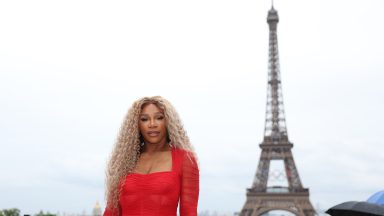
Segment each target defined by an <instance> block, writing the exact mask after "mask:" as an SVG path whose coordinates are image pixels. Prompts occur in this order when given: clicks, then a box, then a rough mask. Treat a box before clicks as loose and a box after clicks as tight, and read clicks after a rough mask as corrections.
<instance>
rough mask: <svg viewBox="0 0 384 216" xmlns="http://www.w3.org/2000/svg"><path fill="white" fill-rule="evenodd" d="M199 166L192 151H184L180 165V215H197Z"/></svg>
mask: <svg viewBox="0 0 384 216" xmlns="http://www.w3.org/2000/svg"><path fill="white" fill-rule="evenodd" d="M198 199H199V168H198V166H197V161H196V159H195V157H194V156H193V154H192V153H187V152H186V153H185V154H184V157H183V159H182V167H181V194H180V216H197V203H198Z"/></svg>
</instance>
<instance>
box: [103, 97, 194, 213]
mask: <svg viewBox="0 0 384 216" xmlns="http://www.w3.org/2000/svg"><path fill="white" fill-rule="evenodd" d="M146 104H155V105H156V106H157V107H159V108H160V109H161V110H162V111H163V112H164V115H165V119H166V122H167V124H166V125H167V132H168V139H169V141H170V145H171V146H172V147H174V148H179V149H184V150H187V151H189V152H191V153H192V154H193V155H194V156H195V158H196V154H195V153H194V150H193V147H192V145H191V144H190V142H189V138H188V136H187V133H186V131H185V130H184V128H183V124H182V122H181V120H180V117H179V115H178V113H177V112H176V110H175V108H174V107H173V106H172V105H171V103H170V102H169V101H167V100H166V99H164V98H162V97H160V96H154V97H143V98H140V99H139V100H137V101H135V102H134V103H133V105H132V107H131V108H130V109H129V110H128V113H127V114H126V116H125V118H124V120H123V123H122V126H121V127H120V131H119V134H118V137H117V140H116V142H115V145H114V148H113V150H112V153H111V155H110V159H109V162H108V165H107V169H106V190H105V196H106V202H107V206H108V207H109V208H111V210H115V211H116V210H118V209H119V208H118V207H119V196H120V192H121V185H122V184H124V182H122V180H123V178H124V177H125V176H126V175H127V174H128V173H130V172H132V171H133V169H134V168H135V166H136V163H137V161H138V159H139V157H140V153H141V145H140V144H141V135H140V130H139V127H138V124H139V115H140V113H141V110H142V108H143V106H144V105H146Z"/></svg>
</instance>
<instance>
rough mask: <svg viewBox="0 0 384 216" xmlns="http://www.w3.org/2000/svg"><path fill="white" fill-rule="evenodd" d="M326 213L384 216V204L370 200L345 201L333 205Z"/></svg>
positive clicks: (348, 215) (353, 215) (346, 215)
mask: <svg viewBox="0 0 384 216" xmlns="http://www.w3.org/2000/svg"><path fill="white" fill-rule="evenodd" d="M326 213H328V214H330V215H332V216H384V206H379V205H376V204H372V203H368V202H355V201H350V202H345V203H341V204H338V205H335V206H333V207H332V208H330V209H328V210H327V211H326Z"/></svg>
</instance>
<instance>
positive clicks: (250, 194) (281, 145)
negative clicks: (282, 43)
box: [240, 5, 316, 216]
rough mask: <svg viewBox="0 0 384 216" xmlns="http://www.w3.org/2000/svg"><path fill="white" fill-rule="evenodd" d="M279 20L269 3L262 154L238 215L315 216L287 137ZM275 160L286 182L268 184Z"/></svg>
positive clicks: (279, 172)
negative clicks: (278, 212)
mask: <svg viewBox="0 0 384 216" xmlns="http://www.w3.org/2000/svg"><path fill="white" fill-rule="evenodd" d="M278 22H279V16H278V13H277V11H276V10H275V8H274V7H273V5H272V8H271V9H270V10H269V11H268V16H267V23H268V25H269V58H268V91H267V105H266V113H265V128H264V139H263V141H262V143H261V144H260V148H261V155H260V160H259V164H258V167H257V171H256V175H255V178H254V181H253V184H252V187H251V188H248V189H247V194H246V196H247V198H246V202H245V204H244V206H243V208H242V210H241V212H240V215H241V216H259V215H264V214H266V213H268V212H270V211H274V210H281V211H286V212H289V213H290V214H291V215H292V214H293V215H298V216H313V215H316V213H315V210H314V208H313V206H312V204H311V202H310V200H309V189H308V188H304V187H303V185H302V183H301V180H300V176H299V173H298V170H297V168H296V165H295V162H294V159H293V155H292V151H291V149H292V148H293V143H291V142H290V141H289V139H288V132H287V127H286V122H285V113H284V103H283V93H282V87H281V77H280V64H279V50H278V43H277V24H278ZM275 161H279V162H281V164H282V169H281V171H278V173H277V176H280V177H283V178H285V182H286V183H287V184H286V185H284V184H281V185H273V186H270V185H269V181H270V180H271V179H272V178H276V173H273V174H271V173H272V172H271V170H270V169H271V167H270V165H271V163H272V162H275Z"/></svg>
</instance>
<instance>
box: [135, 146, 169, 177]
mask: <svg viewBox="0 0 384 216" xmlns="http://www.w3.org/2000/svg"><path fill="white" fill-rule="evenodd" d="M174 154H175V151H174V147H172V149H171V162H172V166H171V170H165V171H158V172H151V173H138V172H132V173H130V174H131V175H132V174H134V175H142V176H147V175H153V174H160V173H172V172H173V171H174V167H175V166H174V164H175V156H174Z"/></svg>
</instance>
